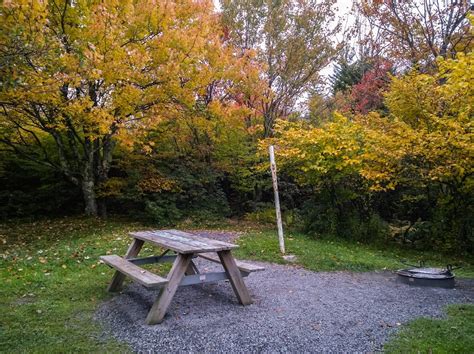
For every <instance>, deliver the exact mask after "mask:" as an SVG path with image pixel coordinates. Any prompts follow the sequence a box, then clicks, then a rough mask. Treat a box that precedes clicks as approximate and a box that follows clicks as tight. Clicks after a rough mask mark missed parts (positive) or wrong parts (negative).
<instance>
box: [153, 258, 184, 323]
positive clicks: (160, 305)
mask: <svg viewBox="0 0 474 354" xmlns="http://www.w3.org/2000/svg"><path fill="white" fill-rule="evenodd" d="M192 257H193V255H192V254H178V257H176V261H175V262H174V263H173V267H172V268H171V270H170V273H169V275H168V284H166V285H165V286H164V287H163V288H162V289H161V292H160V295H159V296H158V298H157V299H156V301H155V303H154V304H153V306H152V308H151V310H150V312H148V315H147V317H146V320H145V322H146V324H149V325H153V324H157V323H160V322H162V321H163V318H164V317H165V314H166V311H167V310H168V307H169V305H170V303H171V300H173V297H174V294H175V293H176V290H177V289H178V286H179V284H180V283H181V280H182V279H183V276H184V272H185V271H186V269H187V268H188V266H189V263H190V262H191V259H192Z"/></svg>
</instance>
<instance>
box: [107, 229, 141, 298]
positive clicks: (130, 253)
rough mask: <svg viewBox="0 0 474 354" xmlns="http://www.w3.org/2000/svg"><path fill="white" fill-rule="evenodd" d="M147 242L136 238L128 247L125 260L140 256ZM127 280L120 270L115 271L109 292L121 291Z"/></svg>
mask: <svg viewBox="0 0 474 354" xmlns="http://www.w3.org/2000/svg"><path fill="white" fill-rule="evenodd" d="M144 243H145V241H143V240H139V239H137V238H134V239H133V241H132V243H131V244H130V247H128V250H127V253H125V258H134V257H136V256H137V255H138V253H139V252H140V250H141V249H142V247H143V244H144ZM124 280H125V275H124V274H122V273H120V272H119V271H118V270H117V271H115V274H114V276H113V277H112V281H111V282H110V285H109V287H108V288H107V291H110V292H114V291H119V290H120V289H121V288H122V284H123V281H124Z"/></svg>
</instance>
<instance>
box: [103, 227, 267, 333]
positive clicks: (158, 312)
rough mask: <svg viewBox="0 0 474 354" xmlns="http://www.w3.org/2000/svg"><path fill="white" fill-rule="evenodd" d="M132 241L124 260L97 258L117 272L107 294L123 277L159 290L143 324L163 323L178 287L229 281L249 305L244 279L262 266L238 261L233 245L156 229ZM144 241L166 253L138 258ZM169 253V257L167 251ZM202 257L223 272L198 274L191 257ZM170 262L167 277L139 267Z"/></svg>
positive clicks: (118, 287) (109, 256) (116, 289)
mask: <svg viewBox="0 0 474 354" xmlns="http://www.w3.org/2000/svg"><path fill="white" fill-rule="evenodd" d="M130 236H131V237H132V238H133V240H132V243H131V244H130V246H129V248H128V251H127V253H126V254H125V256H124V257H120V256H117V255H107V256H101V257H100V259H101V260H102V261H103V262H104V263H106V264H107V265H109V266H110V267H112V268H115V269H116V272H115V274H114V276H113V278H112V281H111V283H110V285H109V287H108V291H111V292H114V291H119V290H120V289H121V287H122V284H123V281H124V280H125V277H127V276H128V277H130V278H131V279H133V280H134V281H136V282H138V283H140V284H142V285H143V286H145V287H147V288H161V290H160V293H159V295H158V297H157V299H156V301H155V303H154V304H153V306H152V308H151V310H150V311H149V313H148V315H147V318H146V321H145V322H146V323H147V324H150V325H152V324H156V323H160V322H162V321H163V319H164V316H165V314H166V311H167V310H168V307H169V305H170V303H171V301H172V299H173V297H174V295H175V293H176V291H177V289H178V287H179V286H186V285H193V284H203V283H209V282H216V281H220V280H226V279H228V280H229V281H230V284H231V285H232V288H233V290H234V292H235V294H236V295H237V299H238V300H239V302H240V303H241V304H242V305H248V304H251V303H252V299H251V297H250V294H249V292H248V290H247V287H246V286H245V283H244V280H243V277H246V276H248V275H249V274H250V273H252V272H257V271H262V270H264V268H263V267H260V266H257V265H254V264H251V263H246V262H241V261H237V260H235V259H234V257H233V256H232V253H231V250H232V249H234V248H236V247H238V246H237V245H234V244H232V243H228V242H223V241H218V240H213V239H208V238H204V237H200V236H196V235H193V234H191V233H188V232H183V231H179V230H158V231H140V232H131V233H130ZM145 242H149V243H151V244H153V245H155V246H159V247H162V248H163V249H165V251H164V252H163V253H162V254H161V255H159V256H150V257H143V258H137V256H138V253H139V252H140V250H141V249H142V247H143V245H144V243H145ZM170 251H172V252H173V253H172V254H169V252H170ZM196 257H201V258H204V259H207V260H209V261H212V262H216V263H220V264H221V265H222V266H223V268H224V272H207V273H200V272H199V270H198V268H197V266H196V264H195V263H194V262H193V258H196ZM164 262H172V263H173V266H172V267H171V270H170V272H169V273H168V276H167V277H166V278H163V277H161V276H159V275H157V274H154V273H152V272H150V271H148V270H145V269H143V268H141V267H140V266H141V265H144V264H152V263H164Z"/></svg>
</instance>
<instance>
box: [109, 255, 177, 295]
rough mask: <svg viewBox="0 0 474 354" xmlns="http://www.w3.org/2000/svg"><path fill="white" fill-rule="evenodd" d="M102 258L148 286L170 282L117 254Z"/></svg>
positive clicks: (155, 286) (153, 286)
mask: <svg viewBox="0 0 474 354" xmlns="http://www.w3.org/2000/svg"><path fill="white" fill-rule="evenodd" d="M100 259H101V260H102V261H104V263H106V264H108V265H109V266H111V267H113V268H115V269H117V270H118V271H119V272H120V273H122V274H125V275H127V276H129V277H130V278H132V279H133V280H135V281H136V282H138V283H140V284H142V285H144V286H146V287H147V288H157V287H160V286H163V285H165V284H167V283H168V280H167V279H165V278H162V277H160V276H159V275H156V274H153V273H151V272H149V271H147V270H145V269H142V268H140V267H139V266H137V265H135V264H133V263H132V262H129V261H128V260H126V259H124V258H122V257H119V256H117V255H109V256H101V257H100Z"/></svg>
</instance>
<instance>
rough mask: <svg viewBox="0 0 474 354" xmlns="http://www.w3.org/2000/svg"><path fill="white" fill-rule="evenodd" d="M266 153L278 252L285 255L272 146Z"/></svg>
mask: <svg viewBox="0 0 474 354" xmlns="http://www.w3.org/2000/svg"><path fill="white" fill-rule="evenodd" d="M268 152H269V153H270V169H271V171H272V182H273V192H274V193H275V211H276V219H277V228H278V241H279V243H280V252H281V253H282V254H285V240H284V239H283V224H282V222H281V210H280V197H279V196H278V178H277V169H276V163H275V150H274V149H273V145H270V146H269V148H268Z"/></svg>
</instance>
